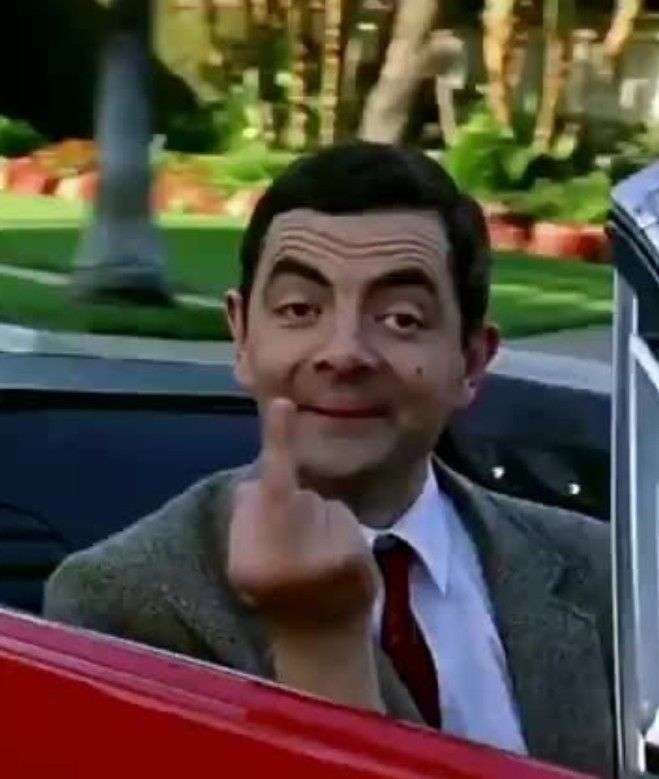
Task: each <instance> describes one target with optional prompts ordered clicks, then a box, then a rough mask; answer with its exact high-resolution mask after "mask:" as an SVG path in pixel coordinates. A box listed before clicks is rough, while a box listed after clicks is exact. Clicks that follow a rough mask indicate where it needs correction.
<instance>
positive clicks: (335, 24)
mask: <svg viewBox="0 0 659 779" xmlns="http://www.w3.org/2000/svg"><path fill="white" fill-rule="evenodd" d="M344 10H345V3H344V0H325V26H324V36H323V75H322V84H321V95H320V142H321V143H322V144H323V145H329V144H331V143H333V142H334V140H335V135H336V129H337V114H338V106H339V89H340V86H341V61H342V58H343V57H342V48H343V47H342V40H343V23H344Z"/></svg>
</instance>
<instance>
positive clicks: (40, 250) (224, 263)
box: [0, 218, 242, 295]
mask: <svg viewBox="0 0 659 779" xmlns="http://www.w3.org/2000/svg"><path fill="white" fill-rule="evenodd" d="M164 235H165V241H166V246H167V264H168V269H169V273H170V276H171V281H172V284H173V286H174V288H175V289H177V290H178V291H181V292H197V293H201V294H204V295H220V294H221V293H222V292H223V290H225V289H226V288H227V287H228V286H230V285H231V284H233V283H234V282H235V280H236V268H237V265H236V263H237V256H238V246H239V243H240V237H241V235H242V226H240V225H238V224H236V223H235V222H223V223H221V224H218V223H217V220H215V222H214V223H213V222H210V220H209V219H208V218H205V219H204V221H203V222H202V223H200V224H198V225H194V224H189V223H187V222H183V224H181V222H180V221H179V222H178V223H177V222H176V221H173V222H169V223H166V224H165V230H164ZM79 240H80V228H79V227H77V226H75V227H74V226H56V227H51V226H47V227H37V228H35V227H29V226H26V227H15V226H14V227H5V228H3V227H2V226H0V263H5V264H8V265H9V264H10V265H17V266H20V267H23V268H37V269H39V270H47V271H55V272H59V273H68V272H69V271H70V270H71V266H72V263H73V258H74V256H75V252H76V248H77V246H78V242H79Z"/></svg>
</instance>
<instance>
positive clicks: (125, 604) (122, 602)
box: [43, 550, 218, 662]
mask: <svg viewBox="0 0 659 779" xmlns="http://www.w3.org/2000/svg"><path fill="white" fill-rule="evenodd" d="M43 615H44V617H45V618H46V619H48V620H51V621H54V622H62V623H65V624H67V625H71V626H76V627H80V628H84V629H87V630H92V631H95V632H97V633H104V634H108V635H112V636H115V637H118V638H122V639H126V640H129V641H135V642H137V643H140V644H147V645H149V646H152V647H156V648H159V649H165V650H169V651H172V652H176V653H179V654H183V655H188V656H191V657H194V658H197V659H200V660H212V661H214V662H218V658H217V657H214V655H213V653H212V652H211V650H210V649H209V647H207V646H205V645H204V644H203V642H202V641H201V640H200V638H199V637H198V636H197V635H196V634H194V633H193V632H192V631H190V630H189V629H188V627H187V626H186V625H185V624H184V623H183V621H182V620H180V618H179V617H178V615H177V614H176V613H175V612H174V610H173V609H172V608H171V607H170V605H169V603H168V602H167V601H166V600H165V599H164V598H159V597H158V596H157V592H154V591H153V590H152V589H151V588H149V587H148V586H146V585H145V583H144V582H143V581H142V582H141V583H140V582H136V581H131V576H130V574H129V573H128V572H126V571H125V570H122V569H121V568H118V567H115V566H114V565H113V564H112V563H111V562H110V561H108V560H107V559H105V558H104V556H103V554H102V553H98V552H96V551H95V550H88V551H85V552H81V553H78V554H75V555H72V556H71V557H69V558H67V559H66V560H65V561H64V562H63V563H62V564H61V565H60V567H59V568H58V569H57V570H56V571H55V572H54V573H53V575H52V576H51V577H50V579H49V580H48V582H47V583H46V588H45V594H44V607H43Z"/></svg>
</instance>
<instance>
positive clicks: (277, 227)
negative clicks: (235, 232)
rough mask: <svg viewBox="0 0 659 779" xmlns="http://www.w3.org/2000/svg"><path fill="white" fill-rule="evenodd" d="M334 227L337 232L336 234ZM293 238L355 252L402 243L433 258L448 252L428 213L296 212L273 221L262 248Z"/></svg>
mask: <svg viewBox="0 0 659 779" xmlns="http://www.w3.org/2000/svg"><path fill="white" fill-rule="evenodd" d="M337 226H339V227H340V229H338V230H337V229H336V228H337ZM426 228H428V229H426ZM387 232H388V233H389V235H387ZM383 233H384V235H383ZM428 233H431V234H430V235H429V234H428ZM296 235H297V236H302V237H303V238H304V240H305V241H309V240H310V238H312V237H313V238H315V239H317V240H318V241H322V240H325V241H327V242H328V243H329V245H330V246H331V247H332V248H335V247H336V246H337V245H339V246H342V247H344V248H346V249H355V248H358V247H361V246H369V247H370V246H373V247H375V246H377V247H385V246H389V245H392V244H393V245H396V246H398V245H400V244H401V243H405V244H410V245H417V246H419V247H423V249H425V250H427V251H429V252H431V253H432V254H433V255H434V254H436V253H438V252H439V253H441V254H448V249H449V246H448V241H447V236H446V234H445V231H444V229H443V228H442V223H441V220H440V219H439V218H438V215H437V214H436V213H435V212H433V211H430V210H428V211H426V210H405V209H401V210H387V211H374V212H366V213H363V214H324V213H320V212H316V211H313V210H310V209H296V210H293V211H288V212H285V213H283V214H279V215H278V216H276V217H275V219H274V220H273V222H272V224H271V226H270V229H269V230H268V234H267V236H266V242H265V244H264V248H266V246H267V247H268V248H272V243H273V242H274V243H275V245H276V244H279V243H281V242H282V240H284V239H285V237H286V236H296ZM403 248H406V247H403Z"/></svg>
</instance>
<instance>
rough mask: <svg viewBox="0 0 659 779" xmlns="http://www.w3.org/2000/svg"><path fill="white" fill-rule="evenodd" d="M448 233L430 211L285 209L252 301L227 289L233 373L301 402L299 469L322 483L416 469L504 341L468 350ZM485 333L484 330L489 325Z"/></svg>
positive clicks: (267, 393)
mask: <svg viewBox="0 0 659 779" xmlns="http://www.w3.org/2000/svg"><path fill="white" fill-rule="evenodd" d="M454 289H455V288H454V285H453V281H452V278H451V275H450V270H449V267H448V243H447V239H446V236H445V233H444V230H443V228H442V226H441V224H440V222H439V220H438V218H437V216H436V214H433V213H431V212H426V211H402V210H401V211H387V212H370V213H366V214H360V215H346V216H343V215H341V216H334V215H327V214H322V213H318V212H314V211H311V210H302V209H300V210H295V211H290V212H287V213H285V214H282V215H280V216H279V217H277V218H276V219H275V220H274V222H273V223H272V225H271V227H270V229H269V231H268V234H267V236H266V240H265V245H264V248H263V252H262V256H261V259H260V262H259V266H258V269H257V272H256V276H255V280H254V286H253V290H252V294H251V297H250V299H249V303H248V310H247V318H246V319H247V325H246V326H245V325H244V319H243V307H244V305H245V301H243V300H242V299H241V298H240V296H239V295H238V294H237V293H231V294H230V295H229V298H228V310H229V318H230V321H231V325H232V330H233V333H234V338H235V341H236V345H237V349H238V354H237V368H236V373H237V376H238V378H239V380H240V381H241V382H242V383H243V385H244V386H245V387H246V388H247V389H248V390H249V391H250V392H251V393H252V394H253V395H254V397H255V398H256V400H257V402H258V404H259V406H261V407H262V406H263V404H264V403H266V402H267V401H269V400H271V399H272V398H275V397H286V398H289V399H291V400H292V401H294V403H295V404H296V405H297V408H298V415H297V423H296V424H297V427H296V441H297V456H298V466H299V467H300V468H301V469H302V470H303V471H305V472H307V473H309V474H311V475H313V476H316V477H317V478H321V479H341V478H348V477H353V476H359V475H360V474H369V473H377V472H378V471H382V470H383V469H385V470H388V469H391V468H396V469H398V468H409V467H411V466H413V465H417V464H418V463H419V462H420V461H422V460H423V459H425V458H426V457H427V456H428V454H429V453H430V452H431V451H432V449H433V447H434V445H435V443H436V441H437V438H438V435H439V433H440V432H441V430H442V429H443V427H444V426H445V424H446V422H447V420H448V419H449V417H450V416H451V414H452V413H453V412H454V411H456V410H457V409H460V408H463V407H465V406H466V405H468V403H469V402H470V401H471V400H472V398H473V396H474V393H475V386H476V384H477V381H478V379H479V378H480V376H481V374H482V372H483V370H484V368H485V365H486V363H487V361H488V360H489V358H490V357H491V354H490V352H493V351H494V349H495V341H494V339H493V337H492V333H490V341H489V342H487V343H486V341H487V337H486V336H485V335H482V334H481V335H479V336H477V337H475V338H474V339H473V342H472V344H471V346H470V347H468V348H467V349H463V344H462V339H461V318H460V311H459V308H458V303H457V300H456V295H455V291H454ZM484 332H485V331H484Z"/></svg>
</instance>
